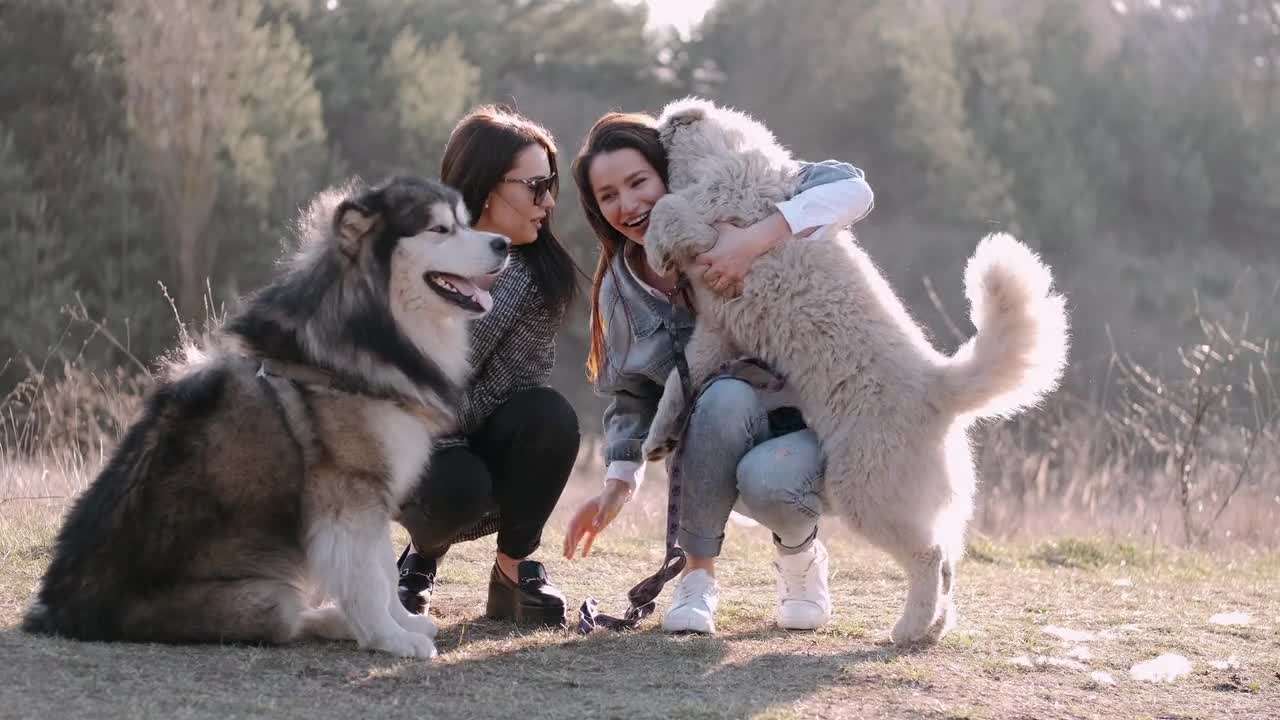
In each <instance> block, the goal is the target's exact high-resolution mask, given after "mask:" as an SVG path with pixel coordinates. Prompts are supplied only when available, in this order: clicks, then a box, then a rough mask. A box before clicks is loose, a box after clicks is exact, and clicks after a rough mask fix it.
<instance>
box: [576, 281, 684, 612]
mask: <svg viewBox="0 0 1280 720" xmlns="http://www.w3.org/2000/svg"><path fill="white" fill-rule="evenodd" d="M688 289H689V279H688V278H687V277H685V275H684V273H680V276H679V279H678V280H677V281H676V287H675V288H674V289H673V290H672V291H671V294H670V295H669V296H668V297H669V298H671V305H672V317H673V318H674V316H675V308H676V299H677V298H679V301H680V303H682V304H683V305H684V307H685V308H686V309H687V310H689V311H690V312H692V311H693V305H692V303H690V302H689V295H688ZM674 325H675V323H674V322H669V323H667V326H666V328H667V336H668V337H669V338H670V340H671V349H672V352H673V354H674V355H675V362H676V372H677V373H679V375H680V390H681V392H682V394H683V395H684V401H685V406H684V410H683V411H682V416H683V417H682V418H681V420H680V426H681V435H682V436H683V432H684V425H685V421H686V420H687V419H688V416H689V412H690V409H691V408H692V406H693V401H694V397H693V387H692V386H693V381H692V379H691V378H690V376H689V359H688V358H686V357H685V354H684V351H685V340H684V338H683V337H681V334H680V333H679V332H676V329H675V327H674ZM683 446H684V443H679V444H678V445H677V446H676V449H675V454H674V455H673V456H672V458H671V464H670V472H669V473H668V474H667V482H668V487H667V538H666V555H665V556H664V557H663V559H662V565H661V566H660V567H659V568H658V571H657V572H655V573H654V574H652V575H650V576H649V577H646V578H645V579H643V580H641V581H640V582H638V583H636V584H635V585H634V586H632V588H631V589H630V590H628V591H627V601H628V607H627V610H626V612H625V613H623V615H622V617H615V616H613V615H607V614H605V613H602V612H600V610H599V603H597V602H596V600H595V598H587V599H586V600H584V601H583V603H582V607H580V608H579V609H578V632H580V633H582V634H583V635H585V634H587V633H590V632H591V631H593V630H595V629H597V628H605V629H607V630H632V629H635V628H636V626H638V625H639V624H640V621H642V620H644V619H645V618H647V617H649V616H650V615H652V614H653V611H654V609H655V608H656V607H657V604H658V603H657V599H658V596H659V595H661V594H662V589H663V588H664V587H666V585H667V583H668V582H671V581H672V580H673V579H675V578H676V577H678V576H679V575H680V573H681V572H684V568H685V565H686V564H688V562H689V558H688V557H687V556H686V555H685V552H684V548H682V547H680V545H679V542H678V538H679V533H680V498H681V495H682V494H683V489H684V483H683V482H682V478H681V473H680V454H681V452H682V448H683Z"/></svg>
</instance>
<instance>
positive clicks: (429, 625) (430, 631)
mask: <svg viewBox="0 0 1280 720" xmlns="http://www.w3.org/2000/svg"><path fill="white" fill-rule="evenodd" d="M396 622H398V623H399V624H400V627H402V628H404V629H405V630H408V631H409V632H411V633H417V634H418V635H426V636H427V637H429V638H434V637H435V636H436V632H437V628H436V624H435V622H433V621H432V620H431V618H429V617H427V616H426V615H406V616H404V617H398V618H396Z"/></svg>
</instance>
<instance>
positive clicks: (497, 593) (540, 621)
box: [484, 560, 565, 627]
mask: <svg viewBox="0 0 1280 720" xmlns="http://www.w3.org/2000/svg"><path fill="white" fill-rule="evenodd" d="M517 573H518V575H519V578H520V581H519V582H511V580H509V579H508V578H507V576H506V575H505V574H503V572H502V571H501V570H499V569H498V566H497V565H496V564H495V565H494V566H493V572H491V573H489V604H488V606H487V607H486V608H485V613H484V614H485V617H488V618H491V619H494V620H515V621H516V623H517V624H519V625H549V626H552V627H561V626H563V625H564V624H565V608H564V593H562V592H560V589H559V588H557V587H556V586H555V585H552V584H551V583H550V582H549V581H548V580H547V570H546V568H544V567H543V566H542V563H540V562H536V561H533V560H524V561H522V562H521V563H520V564H519V565H518V566H517Z"/></svg>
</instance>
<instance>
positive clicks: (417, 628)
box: [383, 538, 437, 640]
mask: <svg viewBox="0 0 1280 720" xmlns="http://www.w3.org/2000/svg"><path fill="white" fill-rule="evenodd" d="M387 551H388V552H389V553H390V554H389V555H386V559H388V560H390V562H384V563H383V566H384V568H385V570H386V572H387V573H388V577H390V578H391V587H392V588H395V587H396V585H397V584H398V583H399V582H400V571H399V568H397V567H396V549H395V546H394V545H391V544H390V538H388V542H387ZM387 609H388V610H390V611H391V617H392V618H394V619H395V621H396V623H397V624H399V625H400V627H402V628H404V629H405V630H408V631H409V632H411V633H417V634H419V635H426V636H427V637H429V638H431V639H433V640H434V639H435V637H436V633H437V628H436V624H435V622H434V621H432V620H431V618H430V617H429V616H428V615H427V613H426V612H425V611H424V612H423V613H422V614H421V615H415V614H413V613H411V612H409V611H408V610H407V609H405V606H404V605H402V604H401V603H400V596H399V594H397V593H396V592H394V591H393V592H392V593H391V597H390V599H389V600H388V602H387Z"/></svg>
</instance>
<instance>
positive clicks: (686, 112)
mask: <svg viewBox="0 0 1280 720" xmlns="http://www.w3.org/2000/svg"><path fill="white" fill-rule="evenodd" d="M706 116H707V109H706V108H705V107H703V106H701V105H688V106H686V107H683V108H680V109H679V110H677V111H675V112H673V113H671V116H670V117H668V118H667V122H668V123H670V124H671V127H681V126H684V125H692V124H694V123H696V122H698V121H699V120H701V119H703V118H705V117H706Z"/></svg>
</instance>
